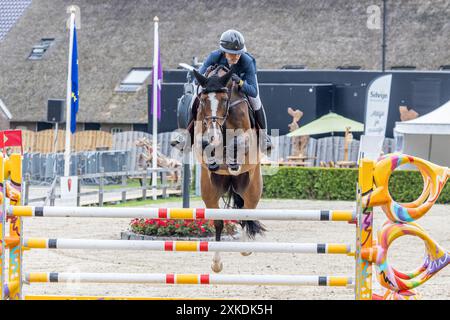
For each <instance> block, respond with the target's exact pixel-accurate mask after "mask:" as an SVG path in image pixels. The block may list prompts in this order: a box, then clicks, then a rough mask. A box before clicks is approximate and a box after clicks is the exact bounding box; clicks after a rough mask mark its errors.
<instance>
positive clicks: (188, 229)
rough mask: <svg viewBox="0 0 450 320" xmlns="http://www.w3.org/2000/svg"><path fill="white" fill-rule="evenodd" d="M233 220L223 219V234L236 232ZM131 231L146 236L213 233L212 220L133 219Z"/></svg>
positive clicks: (206, 235) (203, 234)
mask: <svg viewBox="0 0 450 320" xmlns="http://www.w3.org/2000/svg"><path fill="white" fill-rule="evenodd" d="M236 223H237V221H234V220H225V221H224V228H223V234H227V235H234V234H235V233H236ZM130 226H131V231H132V232H134V233H137V234H143V235H147V236H161V237H163V236H178V237H210V236H213V235H215V229H214V221H213V220H165V219H139V218H136V219H133V220H132V221H131V222H130Z"/></svg>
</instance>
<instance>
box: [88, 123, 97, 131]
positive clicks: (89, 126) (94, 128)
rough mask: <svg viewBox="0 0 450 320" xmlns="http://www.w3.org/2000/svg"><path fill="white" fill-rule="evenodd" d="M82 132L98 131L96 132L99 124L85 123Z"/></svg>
mask: <svg viewBox="0 0 450 320" xmlns="http://www.w3.org/2000/svg"><path fill="white" fill-rule="evenodd" d="M84 130H96V131H98V130H100V123H94V122H91V123H89V122H88V123H85V124H84Z"/></svg>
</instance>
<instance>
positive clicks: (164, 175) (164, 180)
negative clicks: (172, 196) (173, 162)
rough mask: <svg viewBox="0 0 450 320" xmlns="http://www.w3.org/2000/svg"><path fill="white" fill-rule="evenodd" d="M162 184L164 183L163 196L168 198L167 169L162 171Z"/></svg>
mask: <svg viewBox="0 0 450 320" xmlns="http://www.w3.org/2000/svg"><path fill="white" fill-rule="evenodd" d="M161 184H162V187H163V189H162V197H163V198H168V197H169V196H168V195H167V171H166V170H164V171H163V172H162V179H161Z"/></svg>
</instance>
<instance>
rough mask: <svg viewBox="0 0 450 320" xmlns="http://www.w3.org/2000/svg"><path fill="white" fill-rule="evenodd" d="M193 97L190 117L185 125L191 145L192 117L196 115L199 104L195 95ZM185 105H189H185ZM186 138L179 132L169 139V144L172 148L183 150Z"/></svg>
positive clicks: (192, 133)
mask: <svg viewBox="0 0 450 320" xmlns="http://www.w3.org/2000/svg"><path fill="white" fill-rule="evenodd" d="M193 99H194V102H193V105H192V114H191V116H192V118H191V120H190V121H189V123H188V125H187V126H186V129H188V130H189V133H190V135H191V146H192V144H193V142H194V119H195V118H196V117H197V107H198V104H199V101H198V98H197V97H193ZM187 107H189V106H187ZM186 140H187V139H186V137H185V135H183V134H181V133H180V134H177V135H175V137H173V138H172V140H170V145H171V146H172V147H174V148H177V149H180V150H183V149H184V147H185V144H186Z"/></svg>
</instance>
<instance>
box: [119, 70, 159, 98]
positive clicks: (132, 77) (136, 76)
mask: <svg viewBox="0 0 450 320" xmlns="http://www.w3.org/2000/svg"><path fill="white" fill-rule="evenodd" d="M151 73H152V70H151V69H150V68H133V69H131V71H130V72H129V73H128V74H127V76H126V77H125V79H124V80H123V81H122V82H121V83H120V85H119V87H118V88H117V89H116V91H119V92H136V91H138V90H139V89H140V88H141V87H142V85H143V84H144V82H145V80H147V78H148V77H149V75H150V74H151Z"/></svg>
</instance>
